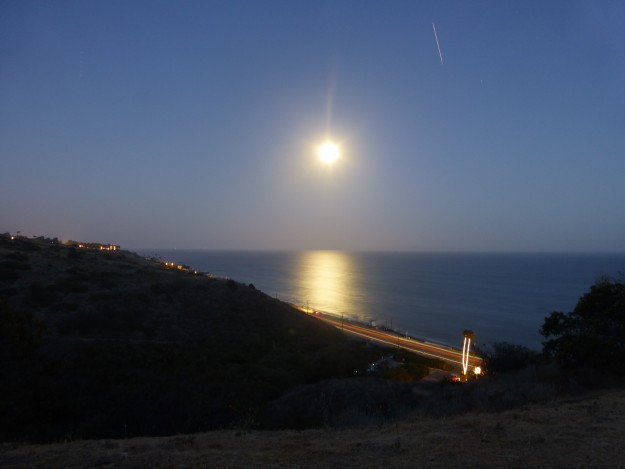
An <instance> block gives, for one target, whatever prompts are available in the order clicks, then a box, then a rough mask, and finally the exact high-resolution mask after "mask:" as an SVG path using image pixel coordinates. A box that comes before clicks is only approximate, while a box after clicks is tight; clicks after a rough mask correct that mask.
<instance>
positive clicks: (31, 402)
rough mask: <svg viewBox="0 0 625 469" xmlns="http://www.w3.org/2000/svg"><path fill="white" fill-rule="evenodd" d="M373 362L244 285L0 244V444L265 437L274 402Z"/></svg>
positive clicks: (54, 249)
mask: <svg viewBox="0 0 625 469" xmlns="http://www.w3.org/2000/svg"><path fill="white" fill-rule="evenodd" d="M381 354H382V351H381V350H380V349H377V348H373V347H370V346H367V345H366V344H365V343H361V342H358V341H354V340H351V339H348V338H346V337H345V336H344V335H343V334H342V333H341V332H340V331H339V330H337V329H335V328H333V327H331V326H328V325H326V324H324V323H322V322H321V321H318V320H316V319H314V318H312V317H310V316H308V315H306V314H304V313H302V312H300V311H298V310H296V309H294V308H292V307H291V306H289V305H288V304H285V303H283V302H280V301H278V300H276V299H274V298H271V297H269V296H267V295H265V294H264V293H262V292H260V291H258V290H257V289H255V288H254V287H253V285H249V286H246V285H243V284H239V283H237V282H235V281H234V280H226V279H217V278H208V277H207V276H206V275H202V274H199V275H198V274H196V273H195V272H193V271H190V270H184V271H181V270H179V269H177V268H172V267H171V266H164V265H162V264H160V263H158V262H155V261H150V260H146V259H144V258H142V257H140V256H137V255H135V254H133V253H130V252H124V251H114V252H108V251H99V250H94V249H81V248H78V247H75V246H65V245H61V244H59V243H58V242H56V240H49V239H43V238H40V239H36V240H33V239H25V238H18V239H11V238H10V237H7V236H4V237H0V380H1V381H2V383H3V384H2V386H0V423H1V425H0V439H2V440H7V439H16V438H19V439H23V438H27V439H33V440H40V441H42V440H43V441H51V440H59V439H64V438H93V437H124V436H132V435H166V434H173V433H183V432H184V433H188V432H197V431H202V430H207V429H214V428H224V427H232V426H236V427H256V428H259V427H260V428H263V427H274V426H275V422H274V421H273V418H272V415H271V414H268V413H267V411H266V410H267V406H268V403H269V402H271V401H272V400H275V399H278V398H279V397H280V396H282V395H283V394H284V392H285V391H287V390H289V389H292V388H293V387H294V386H297V385H305V384H308V383H315V382H318V381H320V380H327V379H334V378H344V377H353V376H355V375H356V374H357V373H359V374H358V376H362V375H364V371H365V370H366V368H367V366H368V365H369V364H370V363H371V362H372V361H375V360H376V359H378V358H379V357H380V355H381ZM428 363H429V364H430V365H431V364H433V363H434V362H432V361H430V362H428ZM411 366H412V368H414V370H413V376H418V375H419V374H418V373H417V374H416V375H415V374H414V373H416V372H417V371H418V370H417V369H416V368H415V366H414V365H411ZM426 368H427V367H426ZM422 372H423V370H422V369H421V373H422Z"/></svg>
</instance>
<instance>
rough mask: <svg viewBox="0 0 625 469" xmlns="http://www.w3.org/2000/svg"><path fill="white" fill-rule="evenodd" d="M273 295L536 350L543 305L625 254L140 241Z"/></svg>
mask: <svg viewBox="0 0 625 469" xmlns="http://www.w3.org/2000/svg"><path fill="white" fill-rule="evenodd" d="M140 253H141V254H143V255H146V256H154V255H156V256H160V257H161V258H162V259H163V260H168V261H174V262H177V263H180V264H186V265H189V266H191V267H193V268H195V269H197V270H201V271H204V272H209V273H211V274H213V275H215V276H218V277H229V278H232V279H234V280H236V281H238V282H242V283H245V284H249V283H253V284H254V286H255V287H256V288H258V289H260V290H262V291H264V292H265V293H267V294H269V295H271V296H274V297H277V298H279V299H281V300H284V301H288V302H292V303H296V304H299V305H303V306H308V307H309V308H311V309H316V310H320V311H324V312H328V313H331V314H335V315H337V316H341V315H343V316H344V317H346V318H354V319H358V320H360V321H366V322H369V321H373V322H375V323H376V324H378V325H385V326H387V327H390V328H392V329H394V330H397V331H400V332H402V333H406V334H409V335H411V336H413V337H418V338H423V339H426V340H431V341H436V342H441V343H445V344H449V345H453V346H461V345H462V331H463V330H464V329H471V330H473V331H474V332H475V342H476V343H477V344H485V345H488V344H492V343H494V342H501V341H506V342H510V343H514V344H521V345H525V346H528V347H530V348H534V349H536V350H540V348H541V340H542V339H543V338H542V337H541V336H540V334H539V329H540V327H541V325H542V323H543V320H544V318H545V317H546V316H548V315H549V314H550V313H551V312H552V311H563V312H569V311H571V310H572V309H573V308H574V307H575V304H576V303H577V300H578V299H579V298H580V297H581V296H582V295H583V294H584V293H586V292H587V291H589V289H590V287H591V285H592V284H593V283H594V282H595V281H596V280H597V279H598V278H600V277H601V276H603V275H608V276H611V277H616V278H622V277H623V272H625V254H457V253H449V254H440V253H355V252H344V251H302V252H252V251H206V250H157V251H154V250H151V251H149V250H144V251H140Z"/></svg>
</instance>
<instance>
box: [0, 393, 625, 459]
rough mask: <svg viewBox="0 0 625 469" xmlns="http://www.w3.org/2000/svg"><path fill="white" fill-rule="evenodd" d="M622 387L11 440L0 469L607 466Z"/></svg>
mask: <svg viewBox="0 0 625 469" xmlns="http://www.w3.org/2000/svg"><path fill="white" fill-rule="evenodd" d="M624 434H625V391H623V390H619V391H606V392H603V393H593V394H587V395H585V396H583V397H578V398H574V399H572V398H569V399H565V400H558V401H554V402H552V403H550V404H535V405H529V406H525V407H522V408H519V409H515V410H511V411H506V412H501V413H486V414H475V413H472V414H466V415H464V416H460V417H454V418H449V419H411V420H405V421H401V422H399V423H393V424H388V425H382V426H370V427H360V428H353V429H315V430H305V431H277V432H236V431H215V432H208V433H202V434H196V435H179V436H171V437H162V438H131V439H127V440H91V441H77V442H70V443H63V444H53V445H40V446H37V445H24V446H17V445H13V446H11V445H9V444H5V445H4V446H3V447H2V450H1V453H0V466H2V467H12V468H15V469H19V468H31V467H65V468H78V467H81V468H82V467H101V468H107V467H121V468H139V467H154V468H166V467H303V468H306V467H310V468H318V467H337V468H338V467H345V466H348V467H360V468H367V467H385V466H386V467H441V468H447V467H452V466H457V465H460V464H462V465H463V466H464V467H480V468H491V467H492V468H499V467H506V468H528V467H532V468H533V467H535V468H539V467H540V468H543V467H567V468H587V467H593V468H611V467H615V468H616V467H623V466H624V465H625V445H624V444H623V439H622V438H623V435H624Z"/></svg>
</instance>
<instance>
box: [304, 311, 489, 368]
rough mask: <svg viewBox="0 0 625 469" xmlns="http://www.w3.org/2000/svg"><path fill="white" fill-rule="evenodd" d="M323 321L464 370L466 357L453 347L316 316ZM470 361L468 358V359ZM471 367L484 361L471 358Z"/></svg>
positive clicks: (351, 332)
mask: <svg viewBox="0 0 625 469" xmlns="http://www.w3.org/2000/svg"><path fill="white" fill-rule="evenodd" d="M315 317H316V318H318V319H319V320H321V321H324V322H326V323H328V324H331V325H333V326H335V327H337V328H339V329H342V330H343V331H345V332H347V333H350V334H354V335H358V336H360V337H365V338H367V339H371V340H374V341H376V342H380V343H383V344H385V345H391V346H393V347H399V348H402V349H404V350H408V351H410V352H413V353H416V354H418V355H424V356H427V357H431V358H438V359H440V360H444V361H446V362H447V363H450V364H452V365H454V366H455V367H456V368H457V369H462V368H463V364H464V357H463V354H462V352H461V351H460V350H456V349H453V348H451V347H445V346H443V345H437V344H433V343H429V342H428V343H426V342H423V341H419V340H416V339H412V338H408V337H400V336H399V335H398V334H397V333H393V332H385V331H380V330H377V329H371V328H368V327H364V326H357V325H354V324H353V323H345V321H341V320H338V319H334V318H332V317H330V316H328V315H326V314H319V315H315ZM467 359H468V357H467ZM468 363H470V364H471V366H473V367H475V366H480V365H481V363H482V360H481V359H480V358H479V357H476V356H471V358H470V359H469V360H468Z"/></svg>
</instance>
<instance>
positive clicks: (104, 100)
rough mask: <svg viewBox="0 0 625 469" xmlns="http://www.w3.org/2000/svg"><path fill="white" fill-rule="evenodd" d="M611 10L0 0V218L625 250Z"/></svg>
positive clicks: (624, 155)
mask: <svg viewBox="0 0 625 469" xmlns="http://www.w3.org/2000/svg"><path fill="white" fill-rule="evenodd" d="M432 22H435V23H436V30H437V33H438V39H439V41H440V46H441V52H442V56H443V59H444V63H443V64H441V61H440V57H439V54H438V51H437V48H436V42H435V38H434V34H433V30H432ZM624 25H625V3H623V2H621V1H601V2H588V1H581V2H575V1H549V2H544V1H536V2H532V1H518V2H500V1H482V2H466V1H457V2H454V1H449V2H441V1H431V2H426V1H422V2H408V1H399V0H396V1H389V2H381V1H364V0H357V1H347V0H333V1H322V0H315V1H307V2H305V1H293V0H285V1H272V0H267V1H253V0H248V1H230V0H229V1H132V2H128V1H101V2H86V1H75V2H74V1H55V2H47V1H45V2H44V1H41V2H31V1H10V0H8V1H4V2H2V3H1V4H0V163H1V168H2V169H1V171H0V200H2V202H1V204H0V231H11V232H16V231H17V230H20V231H21V232H22V233H24V234H28V235H47V236H58V237H59V238H61V239H79V240H84V241H102V242H112V243H117V244H121V245H123V246H124V247H134V248H139V247H155V248H156V247H163V248H167V247H178V248H213V249H318V248H331V249H349V250H416V251H430V250H437V251H441V250H442V251H620V252H623V251H625V26H624ZM325 136H331V137H332V138H334V139H335V140H336V141H338V142H340V143H341V146H342V149H343V157H342V159H341V160H340V161H339V162H338V163H337V164H335V165H334V166H333V167H332V168H327V167H322V165H321V164H320V163H319V162H318V161H317V158H316V155H315V147H316V146H317V145H318V144H320V143H321V141H322V140H323V139H324V138H325Z"/></svg>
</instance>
